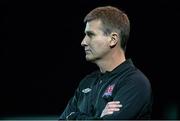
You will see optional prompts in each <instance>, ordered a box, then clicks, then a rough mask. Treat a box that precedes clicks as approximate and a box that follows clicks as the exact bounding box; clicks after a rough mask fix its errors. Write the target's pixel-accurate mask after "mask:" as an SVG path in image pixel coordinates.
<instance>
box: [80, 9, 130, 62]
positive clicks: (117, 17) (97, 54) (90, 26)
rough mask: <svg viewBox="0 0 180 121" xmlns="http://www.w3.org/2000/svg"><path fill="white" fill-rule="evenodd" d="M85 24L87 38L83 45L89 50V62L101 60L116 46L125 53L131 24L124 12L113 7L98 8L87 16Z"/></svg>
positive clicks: (87, 54) (87, 56)
mask: <svg viewBox="0 0 180 121" xmlns="http://www.w3.org/2000/svg"><path fill="white" fill-rule="evenodd" d="M84 22H86V29H85V34H86V36H85V38H84V39H83V41H82V43H81V45H82V46H84V47H85V50H87V51H86V59H87V60H89V61H93V59H94V60H97V59H101V57H103V56H105V55H107V53H108V52H109V50H110V49H112V48H113V47H115V46H119V47H120V49H122V50H123V51H124V52H125V49H126V42H127V40H128V37H129V32H130V23H129V19H128V17H127V15H126V14H125V13H124V12H122V11H121V10H119V9H117V8H116V7H112V6H105V7H98V8H95V9H93V10H92V11H91V12H89V13H88V14H87V15H86V17H85V18H84Z"/></svg>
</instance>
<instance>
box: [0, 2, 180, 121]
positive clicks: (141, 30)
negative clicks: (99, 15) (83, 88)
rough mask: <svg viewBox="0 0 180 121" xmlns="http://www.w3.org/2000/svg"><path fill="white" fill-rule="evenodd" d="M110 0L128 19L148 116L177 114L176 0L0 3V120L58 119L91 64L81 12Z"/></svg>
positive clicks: (179, 20)
mask: <svg viewBox="0 0 180 121" xmlns="http://www.w3.org/2000/svg"><path fill="white" fill-rule="evenodd" d="M104 5H113V6H116V7H118V8H121V9H122V10H124V11H125V12H126V13H127V14H128V16H129V19H130V21H131V34H130V39H129V41H128V45H127V52H126V56H127V58H131V59H132V60H133V62H134V64H135V65H136V66H137V67H138V68H140V69H141V70H142V71H143V72H144V73H145V74H146V75H147V76H148V78H149V79H150V81H151V84H152V89H153V94H154V105H153V114H152V119H180V115H179V113H180V112H179V109H180V103H179V102H180V99H179V98H180V94H179V92H180V89H179V88H180V87H179V85H178V81H180V79H179V54H178V53H179V48H180V47H179V44H178V43H179V41H180V37H179V35H180V30H179V28H180V10H179V6H180V5H179V3H178V2H177V1H176V0H174V1H173V0H144V1H139V0H136V1H135V0H78V1H74V2H73V1H68V0H67V1H42V2H37V1H29V2H27V1H26V2H24V1H21V2H15V3H10V2H9V1H7V0H1V2H0V49H1V64H0V70H1V72H0V73H1V74H0V96H1V97H0V119H23V118H24V119H25V118H27V117H29V119H32V118H34V117H35V118H39V119H42V118H44V119H57V117H58V116H59V115H60V114H61V112H62V111H63V110H64V108H65V106H66V104H67V102H68V100H69V99H70V97H71V96H73V93H74V91H75V89H76V88H77V86H78V84H79V82H80V80H81V79H82V78H83V77H84V76H85V75H86V74H89V73H90V72H92V71H93V70H95V69H98V68H97V67H96V66H95V65H93V64H91V63H88V62H86V60H85V57H84V56H85V54H84V52H83V48H82V47H81V46H80V42H81V40H82V39H83V37H84V27H85V24H84V23H83V18H84V16H85V15H86V14H87V13H88V12H89V11H90V10H92V9H93V8H95V7H97V6H104Z"/></svg>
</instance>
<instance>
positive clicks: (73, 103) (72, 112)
mask: <svg viewBox="0 0 180 121" xmlns="http://www.w3.org/2000/svg"><path fill="white" fill-rule="evenodd" d="M79 96H80V95H79V89H77V90H76V92H75V94H74V96H73V97H72V98H71V99H70V100H69V102H68V104H67V106H66V108H65V110H64V111H63V113H62V114H61V115H60V117H59V119H58V120H75V119H79V120H82V119H83V120H85V119H86V120H90V119H91V120H93V119H99V118H98V117H92V116H90V115H89V114H85V113H83V112H80V111H79V109H78V106H77V104H78V97H79Z"/></svg>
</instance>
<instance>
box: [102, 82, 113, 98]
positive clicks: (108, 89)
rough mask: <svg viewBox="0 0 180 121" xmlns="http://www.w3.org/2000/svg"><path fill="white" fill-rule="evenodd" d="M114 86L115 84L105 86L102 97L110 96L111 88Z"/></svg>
mask: <svg viewBox="0 0 180 121" xmlns="http://www.w3.org/2000/svg"><path fill="white" fill-rule="evenodd" d="M114 86H115V84H112V85H109V86H108V87H107V88H106V90H105V92H104V94H103V97H104V96H105V97H108V96H111V95H112V92H113V89H114Z"/></svg>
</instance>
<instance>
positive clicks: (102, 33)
mask: <svg viewBox="0 0 180 121" xmlns="http://www.w3.org/2000/svg"><path fill="white" fill-rule="evenodd" d="M84 22H85V23H86V28H85V34H86V35H85V37H84V39H83V41H82V43H81V45H82V46H83V47H84V49H85V54H86V60H87V61H90V62H92V63H95V64H96V65H97V66H98V67H99V71H95V72H93V73H91V74H89V75H88V76H86V77H85V78H84V79H83V80H82V81H81V82H80V84H79V86H78V88H77V90H76V92H75V94H74V96H73V97H72V98H71V100H70V101H69V103H68V105H67V107H66V109H65V110H64V112H63V113H62V114H61V116H60V118H59V119H60V120H61V119H68V120H76V119H77V120H90V119H91V120H93V119H104V120H106V119H111V120H116V119H119V120H120V119H149V118H150V113H151V105H152V102H151V85H150V82H149V80H148V79H147V78H146V76H145V75H144V74H143V73H142V72H141V71H140V70H139V69H137V68H136V67H135V66H134V65H133V63H132V60H131V59H126V58H125V50H126V43H127V40H128V37H129V32H130V22H129V19H128V17H127V15H126V14H125V13H124V12H122V11H121V10H119V9H118V8H116V7H112V6H104V7H98V8H95V9H94V10H92V11H91V12H90V13H88V14H87V16H86V17H85V19H84Z"/></svg>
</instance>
